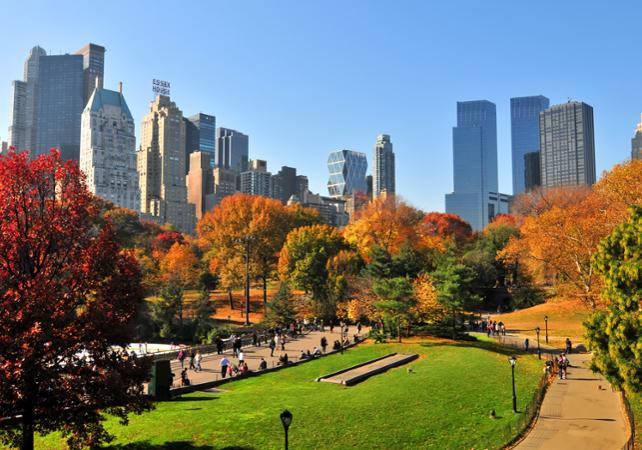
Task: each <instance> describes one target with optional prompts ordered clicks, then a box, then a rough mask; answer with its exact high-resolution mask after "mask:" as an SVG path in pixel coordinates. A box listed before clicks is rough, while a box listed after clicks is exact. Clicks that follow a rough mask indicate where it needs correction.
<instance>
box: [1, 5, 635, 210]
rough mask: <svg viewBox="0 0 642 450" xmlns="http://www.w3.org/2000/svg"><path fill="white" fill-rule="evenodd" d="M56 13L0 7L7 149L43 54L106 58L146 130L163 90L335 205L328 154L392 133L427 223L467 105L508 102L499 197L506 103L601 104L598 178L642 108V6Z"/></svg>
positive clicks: (86, 9) (108, 80)
mask: <svg viewBox="0 0 642 450" xmlns="http://www.w3.org/2000/svg"><path fill="white" fill-rule="evenodd" d="M611 5H613V6H610V5H609V2H603V1H599V2H598V1H587V0H583V1H563V2H562V1H559V0H555V1H550V0H538V1H514V0H510V1H491V0H486V1H479V0H476V1H440V2H433V1H428V0H424V1H419V0H417V1H405V0H397V1H393V0H389V1H376V0H371V1H365V0H364V1H347V0H336V1H335V0H333V1H316V2H314V1H311V0H310V1H307V0H291V1H277V0H275V1H258V0H257V1H242V0H230V1H186V0H183V1H181V2H175V1H172V2H170V1H162V0H156V1H109V2H91V1H83V2H80V1H73V2H72V1H56V2H45V1H41V2H35V1H29V0H24V1H20V2H14V1H12V2H8V1H7V2H2V3H0V17H2V18H3V19H4V20H2V31H3V33H2V38H0V67H1V69H0V138H4V139H6V136H7V126H8V109H9V93H10V83H11V80H14V79H21V78H22V64H23V61H24V59H25V58H26V56H27V54H28V51H29V49H30V48H31V47H33V46H34V45H36V44H39V45H41V46H42V47H43V48H45V49H46V50H47V51H48V52H49V51H51V52H52V53H54V54H55V53H66V52H68V53H72V52H75V51H76V50H77V49H79V48H80V47H82V46H83V45H84V44H86V43H87V42H94V43H97V44H100V45H103V46H105V47H106V48H107V53H106V74H105V87H107V88H111V89H116V88H117V84H118V81H123V84H124V94H125V98H126V99H127V102H128V104H129V108H130V109H131V111H132V114H133V115H134V117H135V119H136V125H137V127H138V126H139V124H140V120H141V119H142V116H143V114H144V113H145V112H146V110H147V108H148V102H149V101H150V100H151V99H152V92H151V80H152V78H160V79H164V80H168V81H170V82H171V83H172V99H173V100H175V101H176V102H177V104H178V106H179V107H180V108H181V109H182V110H183V112H184V113H185V114H186V115H191V114H194V113H196V112H199V111H201V112H204V113H209V114H214V115H215V116H216V118H217V125H218V126H225V127H230V128H235V129H238V130H241V131H243V132H245V133H247V134H249V135H250V157H252V158H259V159H266V160H267V161H268V169H269V170H271V171H273V172H276V171H277V170H278V168H280V166H281V165H290V166H294V167H296V168H297V169H298V171H299V173H302V174H305V175H307V176H308V177H309V179H310V187H311V189H312V190H314V191H319V192H322V193H323V194H326V193H327V189H326V181H327V168H326V160H327V155H328V152H329V151H331V150H334V149H340V148H349V149H354V150H359V151H362V152H365V153H366V154H367V155H368V163H369V165H371V163H372V147H373V145H374V143H375V139H376V136H377V134H379V133H387V134H390V135H391V138H392V142H393V144H394V150H395V153H396V158H397V191H398V194H400V195H402V196H403V197H405V198H406V199H407V200H408V201H410V202H411V203H412V204H414V205H415V206H417V207H420V208H422V209H424V210H426V211H430V210H438V211H442V210H443V209H444V194H445V193H447V192H450V191H451V190H452V127H453V126H454V125H455V120H456V102H457V101H459V100H477V99H488V100H490V101H492V102H494V103H495V104H496V105H497V116H498V117H497V123H498V142H499V148H498V160H499V185H500V190H501V191H502V192H507V193H510V192H511V191H512V186H511V184H512V182H511V164H510V115H509V99H510V97H515V96H525V95H538V94H542V95H545V96H547V97H549V98H550V99H551V103H552V104H556V103H562V102H565V101H566V100H567V99H568V98H569V97H570V98H573V99H576V100H582V101H585V102H587V103H588V104H590V105H592V106H593V108H594V115H595V144H596V163H597V169H598V176H599V174H600V173H601V172H602V171H603V170H606V169H608V168H610V167H611V166H612V165H613V164H616V163H618V162H620V161H623V160H625V159H626V158H628V156H629V153H630V139H631V137H632V134H633V130H634V128H635V125H636V123H637V122H638V120H639V117H640V112H642V76H641V75H642V73H641V72H642V56H641V55H640V38H639V30H640V17H642V2H635V1H621V2H617V3H611Z"/></svg>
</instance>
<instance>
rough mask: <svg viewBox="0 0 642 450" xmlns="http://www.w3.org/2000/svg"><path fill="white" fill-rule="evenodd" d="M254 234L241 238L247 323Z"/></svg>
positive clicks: (248, 318) (247, 319)
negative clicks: (251, 251)
mask: <svg viewBox="0 0 642 450" xmlns="http://www.w3.org/2000/svg"><path fill="white" fill-rule="evenodd" d="M252 238H253V236H252V235H251V234H248V235H247V236H244V237H243V238H241V242H242V243H243V244H244V245H245V325H246V326H247V325H250V243H251V242H252Z"/></svg>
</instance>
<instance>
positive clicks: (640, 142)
mask: <svg viewBox="0 0 642 450" xmlns="http://www.w3.org/2000/svg"><path fill="white" fill-rule="evenodd" d="M631 159H642V114H640V123H638V126H637V127H636V128H635V134H634V135H633V139H631Z"/></svg>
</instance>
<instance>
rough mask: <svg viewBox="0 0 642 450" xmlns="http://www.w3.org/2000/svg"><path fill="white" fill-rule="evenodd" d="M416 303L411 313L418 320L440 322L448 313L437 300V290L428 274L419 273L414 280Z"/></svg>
mask: <svg viewBox="0 0 642 450" xmlns="http://www.w3.org/2000/svg"><path fill="white" fill-rule="evenodd" d="M414 289H415V298H416V300H417V304H416V305H415V307H414V308H413V314H414V315H415V317H416V318H417V320H418V321H419V322H440V321H442V320H444V319H445V318H446V316H447V315H448V310H447V309H446V308H445V307H444V306H443V305H442V304H441V303H439V301H438V300H437V290H436V289H435V286H434V285H433V284H432V280H431V279H430V276H429V275H428V274H423V273H422V274H420V275H419V276H418V277H417V278H416V279H415V281H414Z"/></svg>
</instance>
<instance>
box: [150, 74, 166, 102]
mask: <svg viewBox="0 0 642 450" xmlns="http://www.w3.org/2000/svg"><path fill="white" fill-rule="evenodd" d="M169 88H170V85H169V81H163V80H157V79H156V78H154V79H153V80H152V91H153V92H154V94H158V95H165V96H167V97H169Z"/></svg>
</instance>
